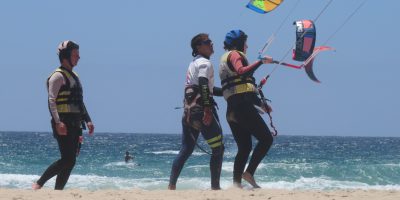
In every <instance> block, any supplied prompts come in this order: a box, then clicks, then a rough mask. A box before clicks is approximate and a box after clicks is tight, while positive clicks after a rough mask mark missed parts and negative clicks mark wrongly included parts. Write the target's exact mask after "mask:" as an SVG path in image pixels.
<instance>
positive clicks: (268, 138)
mask: <svg viewBox="0 0 400 200" xmlns="http://www.w3.org/2000/svg"><path fill="white" fill-rule="evenodd" d="M258 142H259V143H260V144H261V146H263V147H265V148H266V149H269V148H270V147H271V145H272V143H273V142H274V138H273V137H272V135H271V134H265V137H262V138H261V139H260V140H259V141H258Z"/></svg>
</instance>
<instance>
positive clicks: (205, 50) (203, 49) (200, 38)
mask: <svg viewBox="0 0 400 200" xmlns="http://www.w3.org/2000/svg"><path fill="white" fill-rule="evenodd" d="M190 46H191V47H192V56H193V57H195V56H197V55H202V56H204V57H206V58H210V56H211V55H212V54H213V53H214V47H213V43H212V41H211V40H210V38H209V37H208V34H206V33H200V34H197V35H196V36H194V37H193V38H192V41H191V43H190Z"/></svg>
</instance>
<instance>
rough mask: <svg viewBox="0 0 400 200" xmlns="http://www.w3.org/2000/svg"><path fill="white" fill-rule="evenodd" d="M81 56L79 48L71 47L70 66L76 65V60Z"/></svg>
mask: <svg viewBox="0 0 400 200" xmlns="http://www.w3.org/2000/svg"><path fill="white" fill-rule="evenodd" d="M80 58H81V57H80V56H79V49H73V50H72V51H71V64H72V66H71V67H74V66H76V65H78V61H79V59H80Z"/></svg>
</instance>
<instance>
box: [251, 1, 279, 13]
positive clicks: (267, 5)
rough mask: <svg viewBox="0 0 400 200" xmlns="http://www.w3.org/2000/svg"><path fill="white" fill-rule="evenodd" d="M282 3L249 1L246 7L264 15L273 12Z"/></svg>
mask: <svg viewBox="0 0 400 200" xmlns="http://www.w3.org/2000/svg"><path fill="white" fill-rule="evenodd" d="M282 2H283V0H251V1H250V2H249V3H248V4H247V6H246V7H247V8H249V9H251V10H254V11H256V12H258V13H261V14H265V13H268V12H270V11H272V10H274V9H275V8H276V7H278V6H279V5H280V4H281V3H282Z"/></svg>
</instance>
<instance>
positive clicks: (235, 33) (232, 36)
mask: <svg viewBox="0 0 400 200" xmlns="http://www.w3.org/2000/svg"><path fill="white" fill-rule="evenodd" d="M246 38H247V35H246V34H245V33H244V32H243V31H242V30H240V29H236V30H231V31H229V32H228V33H227V34H226V36H225V41H224V42H225V43H226V44H228V45H233V44H234V43H235V41H237V40H239V39H246Z"/></svg>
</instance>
